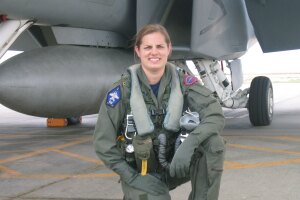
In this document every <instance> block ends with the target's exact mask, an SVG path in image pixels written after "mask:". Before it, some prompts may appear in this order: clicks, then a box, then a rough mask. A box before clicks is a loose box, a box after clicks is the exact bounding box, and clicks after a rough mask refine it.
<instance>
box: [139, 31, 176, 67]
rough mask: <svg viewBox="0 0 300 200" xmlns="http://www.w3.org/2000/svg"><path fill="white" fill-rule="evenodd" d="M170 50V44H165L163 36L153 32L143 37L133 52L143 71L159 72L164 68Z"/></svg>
mask: <svg viewBox="0 0 300 200" xmlns="http://www.w3.org/2000/svg"><path fill="white" fill-rule="evenodd" d="M171 49H172V47H171V44H169V45H168V44H167V43H166V40H165V37H164V35H163V34H161V33H160V32H155V33H150V34H148V35H145V36H144V37H143V38H142V42H141V45H140V46H139V47H138V46H136V47H135V52H136V54H137V55H138V57H139V58H140V60H141V64H142V67H143V69H145V70H147V71H159V70H162V69H164V68H165V65H166V63H167V60H168V56H169V54H170V53H171Z"/></svg>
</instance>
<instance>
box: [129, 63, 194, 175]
mask: <svg viewBox="0 0 300 200" xmlns="http://www.w3.org/2000/svg"><path fill="white" fill-rule="evenodd" d="M139 67H140V65H139V64H138V65H133V66H131V67H129V72H130V75H131V95H130V102H129V103H130V105H129V106H130V108H129V109H128V111H127V115H126V119H125V127H124V128H125V131H124V134H123V135H124V136H125V138H124V139H125V146H124V147H123V148H124V149H125V157H126V160H127V162H128V163H129V164H130V165H131V166H133V167H134V168H137V169H138V170H141V174H142V175H145V174H146V173H147V171H150V172H151V171H153V170H156V169H157V168H158V167H159V166H158V163H157V161H158V162H159V163H160V166H161V167H162V168H165V169H168V168H169V162H168V160H167V154H168V152H167V151H168V150H167V142H168V141H167V140H168V139H167V136H166V134H159V135H158V136H157V137H155V136H154V134H153V133H154V131H155V130H157V127H155V125H154V124H153V122H152V120H151V116H153V115H164V119H163V124H162V127H163V129H165V130H166V131H167V132H170V133H171V134H176V135H174V136H173V138H175V139H176V138H177V140H176V142H175V141H174V142H173V146H174V148H175V150H176V149H177V148H178V146H179V144H180V143H181V142H182V141H183V137H184V136H183V135H182V134H181V136H180V137H178V133H179V131H180V130H183V129H185V130H183V131H184V133H183V134H184V135H185V133H186V132H187V131H190V130H191V129H190V128H191V127H192V126H193V129H194V128H195V127H196V126H197V125H198V124H199V114H198V113H191V112H188V114H187V115H185V118H181V117H182V112H183V107H184V96H183V94H182V90H181V85H180V81H179V75H178V72H177V69H176V66H175V65H173V64H171V63H167V66H166V67H169V69H170V70H171V77H172V78H171V92H170V96H169V99H168V103H167V108H166V110H164V109H162V110H159V111H156V110H150V111H149V110H148V109H147V106H146V104H145V101H144V98H143V95H142V92H141V88H140V84H139V80H138V76H137V70H138V69H139ZM150 115H151V116H150ZM185 125H187V126H186V127H188V128H182V127H185ZM157 143H158V144H157ZM174 143H175V144H174ZM153 145H155V146H157V147H158V150H157V149H154V150H153ZM174 148H173V153H174ZM154 151H155V152H156V153H154ZM148 160H149V166H148Z"/></svg>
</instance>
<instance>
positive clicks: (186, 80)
mask: <svg viewBox="0 0 300 200" xmlns="http://www.w3.org/2000/svg"><path fill="white" fill-rule="evenodd" d="M183 78H184V80H183V84H184V85H186V86H189V85H194V84H195V83H197V82H198V79H197V77H195V76H191V75H184V77H183Z"/></svg>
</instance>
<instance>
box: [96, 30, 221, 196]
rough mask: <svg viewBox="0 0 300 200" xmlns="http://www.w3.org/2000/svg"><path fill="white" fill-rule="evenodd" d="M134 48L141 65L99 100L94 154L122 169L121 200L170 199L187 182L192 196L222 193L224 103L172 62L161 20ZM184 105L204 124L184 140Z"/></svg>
mask: <svg viewBox="0 0 300 200" xmlns="http://www.w3.org/2000/svg"><path fill="white" fill-rule="evenodd" d="M134 50H135V53H136V54H137V56H138V57H139V59H140V64H137V65H133V66H130V67H129V68H128V72H127V73H126V74H124V75H122V77H121V79H120V80H119V81H118V82H117V83H115V84H114V85H113V87H112V89H111V90H110V91H109V92H108V93H107V97H106V99H105V100H104V101H103V103H102V105H101V108H100V111H99V117H98V121H97V125H96V128H95V134H94V145H95V149H96V153H97V155H98V156H99V158H100V159H101V160H102V161H103V162H104V163H105V164H106V166H107V167H109V168H111V169H112V170H114V171H115V172H116V173H117V174H118V175H120V178H121V182H122V189H123V192H124V199H128V200H129V199H130V200H138V199H148V200H152V199H153V200H154V199H155V200H159V199H162V200H165V199H171V197H170V194H169V190H171V189H174V188H175V187H176V186H178V185H180V184H182V183H185V182H187V181H189V180H191V183H192V191H191V193H190V195H189V199H194V200H196V199H197V200H201V199H203V200H204V199H205V200H206V199H208V200H216V199H218V194H219V187H220V181H221V174H222V170H223V161H224V154H225V147H224V142H223V139H222V138H221V137H220V135H219V133H220V131H221V130H222V129H223V126H224V117H223V113H222V109H221V106H220V104H219V103H218V101H217V100H216V99H215V98H214V97H213V96H212V95H211V92H210V91H209V90H207V89H206V88H204V87H203V86H201V85H200V84H199V83H198V80H197V79H196V78H195V77H193V76H190V75H188V74H185V73H184V72H183V71H182V70H178V69H177V68H176V67H175V66H174V65H173V64H171V63H168V62H167V60H168V57H169V55H170V54H171V51H172V45H171V41H170V37H169V35H168V33H167V31H166V29H165V28H164V27H163V26H161V25H158V24H150V25H146V26H145V27H143V28H142V29H141V30H140V31H139V32H138V33H137V35H136V40H135V45H134ZM185 110H188V111H187V113H188V115H190V117H194V116H195V113H196V115H197V116H199V118H200V120H201V123H200V124H199V125H196V126H195V127H194V128H193V129H192V130H190V131H189V132H190V133H189V135H188V137H187V138H186V139H185V140H184V141H183V142H182V143H181V144H180V140H178V138H179V137H180V136H179V134H180V133H182V132H183V131H187V130H186V129H185V128H184V127H183V126H180V125H181V124H180V122H181V121H180V120H181V119H182V113H183V112H184V111H185ZM190 111H192V112H190ZM191 113H194V114H191ZM178 141H179V143H178ZM179 144H180V145H179Z"/></svg>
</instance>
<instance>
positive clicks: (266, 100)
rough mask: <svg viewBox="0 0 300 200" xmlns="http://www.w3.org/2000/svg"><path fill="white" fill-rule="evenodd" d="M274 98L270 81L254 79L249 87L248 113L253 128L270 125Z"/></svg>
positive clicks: (262, 77)
mask: <svg viewBox="0 0 300 200" xmlns="http://www.w3.org/2000/svg"><path fill="white" fill-rule="evenodd" d="M273 109H274V98H273V87H272V83H271V80H270V79H269V78H268V77H265V76H258V77H255V78H254V79H253V80H252V82H251V86H250V92H249V100H248V111H249V118H250V121H251V123H252V125H253V126H267V125H270V124H271V122H272V119H273Z"/></svg>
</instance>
